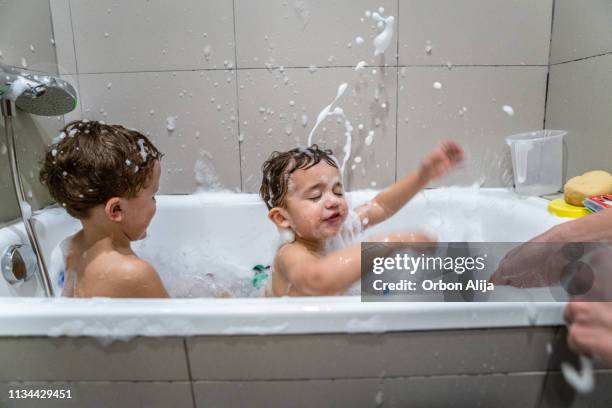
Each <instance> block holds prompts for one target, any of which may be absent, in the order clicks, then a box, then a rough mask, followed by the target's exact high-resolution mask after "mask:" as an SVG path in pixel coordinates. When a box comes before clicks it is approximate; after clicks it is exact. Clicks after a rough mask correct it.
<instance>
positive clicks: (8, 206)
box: [0, 0, 64, 224]
mask: <svg viewBox="0 0 612 408" xmlns="http://www.w3.org/2000/svg"><path fill="white" fill-rule="evenodd" d="M53 38H54V37H53V29H52V25H51V13H50V9H49V1H48V0H29V1H6V0H5V1H0V62H2V63H3V64H7V65H11V66H14V67H18V68H27V69H30V70H34V71H38V72H43V73H51V74H57V62H56V57H55V46H54V44H53V42H54V41H53ZM63 125H64V119H63V117H51V118H47V117H41V116H33V115H29V114H25V113H23V112H21V111H18V110H17V111H16V112H15V117H14V126H15V134H16V139H17V140H16V144H17V153H18V162H19V166H20V168H21V172H22V177H23V182H24V189H25V191H26V194H27V195H28V200H29V202H30V204H31V205H32V207H33V208H34V209H38V208H40V207H41V206H44V205H47V204H49V203H51V198H50V197H49V195H48V194H47V192H46V190H45V188H44V187H43V186H41V185H40V183H39V182H38V161H39V157H40V154H41V152H42V148H43V146H44V145H46V144H47V143H49V141H50V140H51V139H52V138H53V136H55V135H56V134H57V133H58V129H59V128H61V127H62V126H63ZM0 197H1V198H0V224H3V223H6V222H10V221H11V220H14V219H15V218H17V217H19V209H18V204H17V199H16V197H15V192H14V190H13V185H12V181H11V175H10V172H9V160H8V154H7V149H6V139H5V129H4V121H3V120H1V118H0Z"/></svg>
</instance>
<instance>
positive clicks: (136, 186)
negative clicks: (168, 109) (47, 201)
mask: <svg viewBox="0 0 612 408" xmlns="http://www.w3.org/2000/svg"><path fill="white" fill-rule="evenodd" d="M54 142H55V143H54V144H52V145H50V146H49V147H48V148H47V150H46V151H45V155H44V158H43V160H42V162H41V169H40V175H39V177H40V181H41V182H42V183H43V184H44V185H45V186H47V188H48V189H49V192H50V193H51V196H52V197H53V198H54V199H55V200H56V201H57V202H58V203H59V204H60V205H62V206H63V207H64V208H66V211H68V213H69V214H70V215H72V216H73V217H75V218H79V219H81V218H86V217H87V216H88V215H89V210H90V209H91V208H94V207H96V206H98V205H100V204H105V203H106V202H107V201H108V200H109V199H110V198H112V197H127V198H132V197H135V196H136V195H137V194H138V192H139V191H140V190H141V189H143V188H145V187H147V186H148V183H149V182H150V181H151V177H152V175H153V168H154V165H155V162H156V161H157V160H160V159H161V158H162V154H161V153H160V152H159V150H157V148H156V147H155V146H154V145H153V143H151V141H150V140H149V139H148V138H147V137H146V136H144V135H143V134H141V133H140V132H138V131H136V130H131V129H126V128H124V127H123V126H120V125H107V124H104V123H102V122H96V121H87V120H83V121H74V122H71V123H69V124H68V125H66V126H65V127H64V128H63V129H62V131H61V133H60V134H59V136H58V137H57V140H54Z"/></svg>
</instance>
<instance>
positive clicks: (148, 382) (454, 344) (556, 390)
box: [0, 322, 612, 408]
mask: <svg viewBox="0 0 612 408" xmlns="http://www.w3.org/2000/svg"><path fill="white" fill-rule="evenodd" d="M68 323H70V322H68ZM565 338H566V333H565V332H564V331H562V330H559V329H558V328H554V327H528V328H507V329H488V330H439V331H414V332H393V333H380V334H351V335H346V334H315V335H308V334H304V335H277V336H258V335H252V336H194V337H185V338H181V337H157V338H145V337H138V338H134V339H129V340H126V341H122V340H116V341H114V342H112V343H111V344H108V343H109V341H108V340H107V339H99V340H96V339H94V338H92V337H57V338H48V337H26V338H10V337H3V338H0V363H1V364H0V366H2V367H3V368H4V369H3V370H1V371H0V404H1V405H2V406H3V407H4V406H6V407H22V406H42V405H44V406H45V407H62V408H65V407H79V408H80V407H88V408H97V407H110V406H112V407H116V408H123V407H134V406H146V407H148V408H154V407H169V406H172V407H177V408H184V407H190V408H195V407H242V406H249V407H274V406H295V407H312V406H320V407H338V406H350V407H372V406H392V407H396V406H419V407H421V406H422V407H428V406H448V405H449V402H452V403H453V405H455V406H460V407H464V406H466V407H467V406H484V407H490V406H495V407H534V408H535V407H540V408H548V407H551V408H552V407H555V408H558V407H572V408H578V407H599V406H608V405H609V401H610V398H612V392H611V390H610V387H606V383H609V381H610V379H612V371H610V370H609V368H610V366H607V367H606V366H603V365H600V366H599V369H598V370H597V371H596V372H595V376H596V378H595V383H596V387H595V390H594V391H593V392H592V393H590V394H588V395H585V396H581V395H578V394H577V393H576V392H575V391H574V390H573V388H572V387H571V386H570V385H568V384H567V382H566V381H565V380H564V379H563V376H562V375H561V372H560V371H559V364H560V362H561V361H570V362H573V360H575V359H576V356H575V355H573V354H572V353H571V352H569V350H568V348H567V345H566V344H565ZM547 350H548V352H547ZM305 353H307V354H305ZM298 359H299V363H297V364H295V363H294V362H296V361H297V360H298ZM74 361H83V362H86V363H85V364H73V363H72V362H74ZM17 389H22V390H36V389H53V390H61V389H64V390H70V391H71V396H72V399H70V400H66V399H65V400H60V399H50V400H46V401H45V402H44V404H40V403H39V401H37V400H29V401H28V400H15V399H13V400H11V399H9V390H17ZM28 402H29V405H28V404H27V403H28ZM24 404H26V405H24Z"/></svg>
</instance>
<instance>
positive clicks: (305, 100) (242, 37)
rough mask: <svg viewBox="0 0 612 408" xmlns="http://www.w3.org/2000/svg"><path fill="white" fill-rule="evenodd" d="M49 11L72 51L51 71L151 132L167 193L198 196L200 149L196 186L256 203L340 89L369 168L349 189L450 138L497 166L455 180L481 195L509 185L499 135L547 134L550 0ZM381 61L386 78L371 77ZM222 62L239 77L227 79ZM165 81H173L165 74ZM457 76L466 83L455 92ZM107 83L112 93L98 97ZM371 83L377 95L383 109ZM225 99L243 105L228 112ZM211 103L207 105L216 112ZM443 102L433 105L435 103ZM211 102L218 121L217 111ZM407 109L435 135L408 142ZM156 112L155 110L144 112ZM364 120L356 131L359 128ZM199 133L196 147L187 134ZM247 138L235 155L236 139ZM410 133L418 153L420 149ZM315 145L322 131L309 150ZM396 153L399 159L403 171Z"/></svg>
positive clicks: (89, 1)
mask: <svg viewBox="0 0 612 408" xmlns="http://www.w3.org/2000/svg"><path fill="white" fill-rule="evenodd" d="M51 1H52V10H53V16H54V22H55V24H56V26H57V25H61V27H56V29H55V30H56V31H57V33H58V35H57V36H58V38H60V37H61V38H62V39H64V40H63V41H65V42H67V43H68V44H67V45H66V46H65V47H61V46H60V47H58V56H59V58H60V61H59V65H60V67H62V68H60V69H62V70H65V72H66V73H72V72H71V71H72V69H76V74H77V76H76V81H77V82H78V85H80V90H81V98H82V106H83V111H82V114H83V115H84V116H87V117H89V118H94V119H96V118H97V119H104V120H105V121H107V122H117V123H126V124H128V125H129V126H134V127H137V128H140V129H144V130H145V131H148V132H151V134H152V136H153V138H154V140H155V141H156V142H157V143H159V144H160V145H161V147H162V149H163V150H165V152H166V153H167V157H166V159H165V161H164V165H165V166H166V169H167V170H168V169H169V170H170V173H166V174H165V175H164V180H163V183H162V193H189V192H192V191H194V189H196V188H197V187H198V184H197V183H196V182H194V171H193V169H194V168H196V167H197V168H206V166H202V165H200V164H198V160H199V159H201V158H202V157H204V158H206V157H208V156H207V155H206V154H204V156H202V155H200V154H199V152H200V150H206V151H207V152H209V153H210V154H211V155H212V157H213V159H212V166H214V168H215V174H216V175H217V176H218V181H219V183H215V180H216V179H215V178H214V177H212V180H208V181H205V182H203V184H204V185H206V184H211V183H212V184H215V185H219V184H221V185H222V186H223V187H225V188H229V189H233V188H237V187H240V188H242V190H243V191H250V192H252V191H256V190H257V189H258V187H259V179H260V177H261V175H260V167H261V164H262V163H263V161H264V160H265V159H266V158H267V157H268V155H269V154H270V153H271V152H272V151H273V150H274V149H279V148H283V149H285V148H287V149H288V148H291V147H295V146H296V145H297V144H298V143H301V144H304V143H305V141H306V137H307V134H308V133H309V131H310V129H311V126H312V125H313V124H314V120H315V118H316V115H317V114H318V113H319V111H320V110H321V109H322V108H323V107H324V106H325V105H327V104H328V103H329V102H331V100H332V99H333V96H334V94H335V90H336V89H337V87H338V85H339V84H340V83H342V82H347V83H349V85H350V86H351V88H352V89H354V90H356V93H355V94H352V93H351V92H350V91H349V92H347V95H345V97H344V98H343V100H342V101H341V104H340V106H342V107H343V108H344V109H345V110H346V112H347V114H348V117H349V119H350V121H351V123H352V124H353V126H354V128H355V131H354V132H353V137H354V143H353V149H352V152H351V153H352V156H353V157H356V156H360V157H361V158H362V161H361V163H357V164H355V169H354V171H352V170H351V166H352V165H353V164H354V163H351V164H350V165H349V167H348V172H347V173H348V174H347V180H346V181H347V184H348V187H349V188H352V189H354V188H364V187H371V186H372V183H375V185H376V187H382V186H385V185H388V184H389V183H391V182H392V181H393V180H394V179H395V177H396V172H397V174H398V175H402V174H403V173H404V172H405V171H407V170H408V169H410V168H412V167H411V166H413V165H414V163H415V161H417V160H418V159H419V158H420V155H421V154H422V153H423V152H424V150H425V148H426V147H427V148H428V147H430V145H431V144H432V143H431V141H434V140H439V139H440V138H441V137H443V136H445V135H444V134H448V136H453V135H456V134H457V133H458V131H459V133H460V135H458V138H459V140H460V141H461V142H463V143H464V144H465V145H466V147H467V149H468V150H469V151H470V152H472V154H473V156H474V157H480V155H482V154H484V156H485V157H486V158H485V159H479V160H481V161H482V162H483V163H484V162H486V163H489V162H492V163H494V164H492V165H495V166H498V168H497V169H495V170H494V171H490V170H489V169H488V168H485V169H484V171H483V166H484V164H483V163H475V162H473V163H471V164H470V166H471V167H472V169H471V171H469V172H467V173H469V174H468V175H467V176H466V175H465V174H463V175H461V174H459V175H458V176H456V178H457V180H465V181H471V180H474V179H476V180H478V179H479V178H482V174H483V173H486V174H489V177H488V178H487V180H486V185H490V186H499V185H505V183H506V182H505V181H504V180H503V177H501V175H503V174H506V175H507V174H508V173H509V164H508V163H507V162H506V161H503V162H502V165H501V166H500V165H499V164H498V163H499V160H498V157H500V156H503V155H504V154H506V153H507V152H506V150H507V149H506V148H505V146H504V145H503V143H502V136H504V135H506V134H507V133H509V132H510V133H512V132H514V131H516V130H524V129H534V128H541V126H542V123H543V119H544V117H543V115H544V114H543V111H544V97H543V95H544V90H543V89H544V87H545V82H546V75H545V74H546V65H547V62H548V54H549V40H550V22H551V13H552V0H543V1H538V2H530V1H527V0H520V1H519V0H517V1H513V2H507V1H504V0H495V1H491V2H485V3H486V4H483V3H482V2H479V1H476V0H470V1H467V2H462V3H461V4H460V5H459V3H457V2H452V1H450V0H445V1H442V0H437V1H432V2H419V1H393V0H383V1H376V2H375V1H373V0H359V1H349V0H337V1H333V2H330V1H323V0H299V1H281V0H274V1H268V2H252V1H246V0H234V1H230V0H223V1H218V2H198V1H196V0H182V1H180V2H176V3H173V4H172V5H171V4H170V3H168V4H166V3H164V2H148V1H145V0H138V1H134V2H119V3H118V2H115V1H111V0H104V1H93V0H83V1H68V0H51ZM379 7H383V8H384V13H383V15H384V16H388V15H393V16H394V17H395V23H396V27H395V32H394V37H393V40H392V41H391V43H390V46H389V48H388V49H387V51H386V53H385V55H384V57H382V58H381V57H377V58H374V55H373V54H374V53H373V51H374V46H373V44H372V40H373V38H374V37H375V36H376V35H377V33H378V28H376V25H375V24H374V22H373V20H372V19H371V18H368V17H366V15H365V12H366V10H367V11H370V12H374V11H378V8H379ZM362 20H363V21H362ZM69 26H71V28H70V29H69ZM433 28H435V30H433ZM71 31H73V32H74V38H73V42H74V47H73V48H75V49H76V54H75V56H74V57H73V55H72V54H74V49H73V50H72V51H71V49H70V44H69V43H70V38H71V36H70V32H71ZM205 35H206V36H205ZM358 36H360V37H362V38H363V39H364V42H363V43H362V44H358V43H357V41H356V38H357V37H358ZM427 40H430V41H431V42H432V46H433V49H432V53H431V55H427V54H426V53H425V50H424V47H425V42H426V41H427ZM234 42H235V44H234ZM398 44H399V49H398V47H397V45H398ZM207 46H210V47H209V48H207V50H210V53H208V54H207V53H205V52H204V48H205V47H207ZM71 52H72V53H71ZM205 54H206V55H205ZM398 54H399V55H398ZM235 60H236V61H235ZM361 60H363V61H365V62H367V63H368V64H369V65H370V67H369V68H367V69H366V70H364V71H361V73H355V72H354V71H352V67H354V66H355V65H356V64H357V62H359V61H361ZM447 61H451V62H452V63H453V64H459V65H470V67H469V68H468V67H464V68H461V69H459V68H454V69H453V70H452V71H450V72H444V71H442V73H441V72H440V70H439V69H438V68H436V67H422V68H420V69H415V68H410V67H409V68H407V69H409V70H410V74H409V75H408V77H407V78H403V77H402V76H399V81H398V79H397V78H398V75H397V70H396V68H395V67H396V66H397V63H398V62H399V63H400V66H401V65H411V66H412V65H419V66H421V65H444V64H446V62H447ZM385 64H386V65H388V66H387V68H385V69H384V70H383V69H380V66H381V65H385ZM522 64H526V65H530V66H525V67H523V66H520V65H522ZM472 65H477V66H478V65H495V66H497V65H516V67H514V68H512V69H509V68H503V67H502V68H500V69H494V68H497V67H489V68H488V69H483V68H480V67H471V66H472ZM531 65H541V66H542V67H532V66H531ZM229 66H232V67H233V68H235V70H234V69H232V70H231V71H230V72H225V71H223V68H226V67H229ZM311 66H316V67H318V68H317V69H316V71H315V69H309V67H311ZM266 67H268V69H266ZM279 67H282V69H283V70H284V72H282V73H281V72H280V69H279ZM373 67H375V68H376V71H377V73H376V74H372V69H373ZM200 69H206V70H208V69H216V70H220V71H215V72H212V73H209V72H206V73H205V74H204V75H205V76H211V77H215V78H219V79H218V80H217V79H216V80H215V81H216V82H218V83H219V84H220V85H219V89H215V88H210V86H208V83H206V82H205V83H202V82H200V81H198V79H197V75H196V73H195V72H196V70H200ZM313 71H314V73H311V72H313ZM172 72H176V74H175V75H174V76H170V73H172ZM94 74H95V75H94ZM156 75H157V77H155V76H156ZM231 75H234V76H235V77H236V78H237V79H238V81H231V82H229V83H227V85H225V83H226V82H224V79H225V77H226V76H227V77H229V76H231ZM443 77H444V79H443V80H444V82H445V88H444V90H443V91H442V92H441V93H438V94H437V95H436V94H433V95H432V92H431V87H429V86H428V85H427V84H428V83H430V82H431V81H432V80H434V78H438V79H437V80H440V79H441V78H443ZM285 78H287V79H285ZM464 80H465V81H468V82H469V84H468V83H466V84H462V83H461V82H462V81H464ZM189 81H191V82H189ZM285 81H287V84H285ZM108 82H111V83H112V89H111V90H110V91H107V90H106V89H105V86H106V84H107V83H108ZM158 82H159V83H158ZM118 84H120V86H121V88H119V87H118ZM221 84H223V85H224V86H221ZM454 84H456V85H454ZM516 84H520V86H516ZM402 85H404V88H403V91H401V92H400V91H399V89H402V88H401V87H402ZM398 86H399V88H398ZM513 86H514V87H515V88H517V89H512V87H513ZM376 87H379V88H381V90H382V92H381V94H382V95H381V97H380V98H379V100H378V101H377V100H376V99H375V98H374V94H375V92H374V89H375V88H376ZM191 89H194V90H195V92H194V93H195V94H196V96H194V97H193V98H191V99H190V98H180V97H178V98H177V96H178V95H179V94H180V93H181V92H182V91H183V90H187V91H188V93H189V92H191ZM489 94H490V95H492V96H491V98H493V97H497V98H499V104H500V106H501V104H505V103H508V104H514V105H513V107H514V108H515V111H516V112H517V114H516V115H515V116H514V117H513V118H508V117H506V116H504V114H503V113H502V112H501V110H498V109H497V108H496V107H495V104H492V103H491V104H490V103H489V102H488V101H487V100H478V98H479V97H480V96H481V95H483V96H488V95H489ZM231 95H234V99H236V98H237V99H238V102H236V101H233V102H232V99H231ZM397 95H399V99H398V97H397ZM453 95H454V96H453ZM211 98H215V102H213V103H210V100H211ZM432 98H434V99H432ZM435 98H438V99H435ZM503 99H505V100H506V101H505V102H504V101H502V100H503ZM217 101H221V102H217ZM290 101H294V106H290V105H289V103H290ZM438 101H440V102H442V107H441V108H440V107H438V106H437V105H435V103H437V102H438ZM432 102H433V105H432ZM219 103H220V104H221V109H220V111H219V112H216V111H215V109H216V105H217V104H219ZM226 103H227V105H226ZM383 103H385V105H386V107H384V108H383V107H382V104H383ZM465 104H469V105H470V106H468V109H469V108H470V107H472V108H473V110H472V111H470V112H468V113H467V115H466V116H467V118H462V119H460V120H456V119H452V120H451V119H450V116H452V115H453V114H454V113H455V112H456V111H457V109H458V108H460V107H461V106H464V105H465ZM411 106H415V109H417V108H418V112H420V113H419V115H416V114H415V112H412V116H413V120H414V122H413V123H417V122H421V123H422V124H425V126H430V128H429V130H428V131H426V132H422V131H421V130H422V128H421V129H419V132H418V133H417V132H416V131H415V128H414V126H415V125H413V124H405V123H403V122H402V120H401V118H403V117H406V116H408V114H409V113H410V112H405V109H410V107H411ZM260 107H263V108H264V114H261V113H260V112H259V108H260ZM210 108H214V109H213V110H212V111H211V110H210ZM100 109H103V111H100ZM396 109H399V111H400V114H399V115H397V116H396ZM150 110H154V111H155V112H156V114H155V115H149V114H148V112H149V111H150ZM202 111H203V112H202ZM268 111H270V112H271V111H273V112H274V114H272V113H266V112H268ZM162 112H163V113H162ZM188 112H189V113H188ZM500 113H501V114H500ZM105 114H106V115H105ZM281 114H282V115H283V117H281ZM294 114H295V119H294ZM303 114H306V115H307V116H308V120H307V125H306V126H302V115H303ZM169 115H179V119H178V121H177V130H176V131H175V132H174V133H175V134H178V133H181V135H182V136H181V137H182V140H178V139H179V137H175V138H174V139H173V138H172V137H171V136H168V135H167V132H166V131H165V123H164V122H165V118H166V116H169ZM149 116H152V117H149ZM264 117H265V119H266V120H265V121H264ZM376 118H378V119H379V121H380V124H379V126H378V127H375V124H374V123H375V121H376ZM233 119H234V120H235V122H232V120H233ZM398 120H399V123H398ZM228 121H229V123H228ZM328 122H329V123H328V124H327V125H326V126H325V127H326V128H327V129H326V130H327V132H326V134H327V136H326V138H329V142H330V146H329V147H332V148H334V149H335V150H336V151H337V153H340V150H339V149H341V147H342V145H343V141H341V140H340V139H342V132H341V129H339V128H338V126H337V125H336V124H335V123H333V119H332V120H329V121H328ZM359 123H362V124H363V125H364V130H359V129H358V128H357V127H356V125H358V124H359ZM422 124H421V126H422ZM228 127H229V128H228ZM373 127H375V129H374V130H375V136H374V143H373V145H372V146H370V147H368V148H367V149H366V148H364V143H363V141H364V138H365V136H366V135H367V133H365V134H364V131H365V130H367V129H370V128H373ZM269 129H272V130H271V135H269V134H268V131H269ZM198 130H199V131H200V139H196V138H195V136H194V134H195V132H196V131H198ZM240 134H242V135H243V136H242V137H241V138H240V139H241V140H242V143H238V139H239V135H240ZM204 135H205V136H204ZM417 135H419V136H417ZM416 137H423V138H425V139H427V143H422V144H419V146H415V144H414V142H415V140H414V138H416ZM411 139H412V140H411ZM323 140H325V139H322V138H321V135H319V138H318V139H317V141H319V142H321V141H323ZM183 146H184V147H183ZM483 152H484V153H483ZM396 156H397V157H401V158H402V160H401V161H396ZM364 173H365V174H364ZM506 178H507V177H506ZM201 183H202V182H201Z"/></svg>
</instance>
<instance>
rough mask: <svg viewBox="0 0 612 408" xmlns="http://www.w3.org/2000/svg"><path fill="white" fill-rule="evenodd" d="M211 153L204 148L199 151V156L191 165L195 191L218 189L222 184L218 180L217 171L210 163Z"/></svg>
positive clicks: (220, 188) (221, 187)
mask: <svg viewBox="0 0 612 408" xmlns="http://www.w3.org/2000/svg"><path fill="white" fill-rule="evenodd" d="M212 158H213V157H212V154H210V153H209V152H207V151H206V150H202V151H200V158H199V159H198V160H196V162H195V165H194V166H193V173H194V180H195V183H196V185H197V186H198V187H197V191H204V190H206V191H220V190H222V189H223V184H222V183H221V181H220V180H219V176H218V175H217V171H216V170H215V167H214V165H213V163H212Z"/></svg>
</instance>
